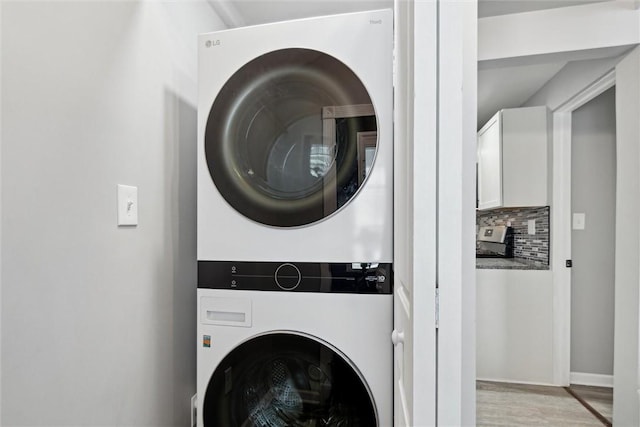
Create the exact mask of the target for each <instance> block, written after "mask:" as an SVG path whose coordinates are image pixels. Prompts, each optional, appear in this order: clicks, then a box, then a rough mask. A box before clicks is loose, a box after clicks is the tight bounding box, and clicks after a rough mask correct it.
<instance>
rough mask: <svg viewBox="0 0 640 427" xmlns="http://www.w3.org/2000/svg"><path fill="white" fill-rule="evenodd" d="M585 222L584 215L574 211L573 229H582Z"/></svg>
mask: <svg viewBox="0 0 640 427" xmlns="http://www.w3.org/2000/svg"><path fill="white" fill-rule="evenodd" d="M585 223H586V215H585V214H583V213H574V214H573V229H574V230H584V227H585Z"/></svg>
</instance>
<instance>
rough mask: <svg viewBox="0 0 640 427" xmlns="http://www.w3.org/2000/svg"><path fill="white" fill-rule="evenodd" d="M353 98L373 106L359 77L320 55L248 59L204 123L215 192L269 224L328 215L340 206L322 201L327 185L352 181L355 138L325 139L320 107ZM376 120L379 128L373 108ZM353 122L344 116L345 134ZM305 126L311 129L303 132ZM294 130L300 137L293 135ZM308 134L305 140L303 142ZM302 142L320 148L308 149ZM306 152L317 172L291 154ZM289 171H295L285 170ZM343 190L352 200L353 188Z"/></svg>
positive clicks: (288, 53)
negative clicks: (347, 192) (318, 166)
mask: <svg viewBox="0 0 640 427" xmlns="http://www.w3.org/2000/svg"><path fill="white" fill-rule="evenodd" d="M358 104H369V105H372V101H371V98H370V97H369V94H368V92H367V90H366V88H365V87H364V85H363V83H362V82H361V81H360V79H359V78H358V77H357V76H356V75H355V73H354V72H353V71H352V70H350V69H349V68H348V67H347V66H346V65H345V64H344V63H342V62H341V61H339V60H337V59H336V58H333V57H332V56H330V55H327V54H325V53H322V52H318V51H315V50H311V49H302V48H291V49H282V50H276V51H272V52H269V53H266V54H264V55H261V56H260V57H258V58H255V59H254V60H252V61H250V62H248V63H247V64H245V65H244V66H242V67H241V68H240V69H239V70H238V71H236V72H235V73H234V74H233V75H232V76H231V77H230V78H229V80H227V82H226V83H225V84H224V85H223V87H222V89H221V90H220V92H219V93H218V95H217V97H216V99H215V100H214V102H213V105H212V107H211V111H210V113H209V117H208V119H207V123H206V127H205V138H204V139H205V157H206V161H207V164H208V168H209V173H210V175H211V177H212V179H213V182H214V184H215V185H216V187H217V189H218V191H219V192H220V194H221V195H222V197H223V198H224V199H225V200H226V201H227V203H229V204H230V205H231V206H232V207H233V208H234V209H235V210H237V211H238V212H239V213H241V214H242V215H244V216H245V217H247V218H249V219H251V220H253V221H256V222H259V223H262V224H266V225H271V226H276V227H298V226H304V225H308V224H311V223H314V222H317V221H319V220H322V219H323V218H325V217H327V216H330V215H331V214H333V213H334V212H335V211H337V210H338V209H340V208H341V207H342V206H332V205H331V203H327V198H326V191H327V190H326V189H327V188H329V189H333V190H329V191H341V190H340V189H343V188H348V187H349V186H352V184H351V179H352V176H353V168H354V165H356V167H357V143H356V142H355V141H353V138H346V139H345V138H343V139H344V141H342V142H341V141H331V142H327V141H328V140H327V136H326V135H323V134H322V128H323V123H322V109H323V108H325V107H334V106H338V107H339V106H350V105H358ZM372 110H373V108H372ZM373 121H374V129H373V130H377V120H376V118H375V112H373ZM357 125H358V124H357V123H356V122H354V121H347V122H346V125H345V126H346V128H347V130H346V132H349V133H350V134H355V128H356V127H357ZM304 126H307V127H309V128H311V129H313V131H309V132H308V134H305V131H301V130H300V129H301V128H303V127H304ZM367 130H371V129H367ZM296 132H300V133H301V134H302V135H298V136H300V138H294V137H293V136H290V135H292V134H294V135H295V134H296ZM318 133H319V135H318ZM306 137H308V138H310V139H309V141H302V139H303V138H306ZM288 138H291V140H294V141H296V142H295V145H296V147H295V153H298V156H297V157H294V160H289V161H288V160H287V159H288V157H287V156H289V155H290V153H291V152H293V151H294V148H293V143H291V141H290V140H289V139H288ZM312 141H313V142H312ZM307 146H315V149H316V150H317V149H318V148H317V147H318V146H323V147H320V148H321V150H320V151H321V152H320V153H319V154H310V153H309V154H308V153H306V152H304V150H307V151H308V150H309V148H308V147H307ZM290 147H292V148H290ZM288 148H290V149H289V150H288V151H287V149H288ZM305 155H306V156H307V157H306V161H307V162H309V163H311V162H312V161H315V163H319V164H320V168H319V169H320V170H321V172H319V173H315V172H314V171H313V170H312V169H313V166H312V165H301V162H300V161H296V160H295V159H298V158H300V159H305ZM314 156H315V157H314ZM311 158H313V160H310V159H311ZM287 161H288V163H286V162H287ZM283 164H284V165H285V166H282V165H283ZM274 165H276V166H274ZM290 165H293V166H292V167H291V168H290V167H289V166H290ZM305 167H306V170H307V171H308V172H309V174H307V175H305V174H304V173H303V172H304V171H305ZM279 168H280V169H279ZM288 169H295V170H296V173H293V172H292V173H290V175H291V176H289V175H288V173H289V171H288ZM328 171H332V172H328ZM301 175H304V176H303V177H302V178H300V176H301ZM356 187H357V185H356ZM345 191H346V190H345ZM348 191H350V192H351V193H352V194H351V193H349V196H348V199H350V198H352V197H354V196H355V193H357V188H356V189H355V190H348ZM343 198H344V197H343Z"/></svg>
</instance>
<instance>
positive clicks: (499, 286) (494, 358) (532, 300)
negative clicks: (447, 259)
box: [476, 270, 553, 384]
mask: <svg viewBox="0 0 640 427" xmlns="http://www.w3.org/2000/svg"><path fill="white" fill-rule="evenodd" d="M476 281H477V282H476V285H477V309H476V312H477V349H476V352H477V375H478V378H479V379H483V380H494V381H509V382H522V383H536V384H552V383H553V339H552V338H553V281H552V272H551V271H550V270H476Z"/></svg>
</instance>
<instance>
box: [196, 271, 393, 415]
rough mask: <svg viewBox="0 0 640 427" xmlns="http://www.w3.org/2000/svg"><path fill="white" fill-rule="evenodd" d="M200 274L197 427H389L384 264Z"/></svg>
mask: <svg viewBox="0 0 640 427" xmlns="http://www.w3.org/2000/svg"><path fill="white" fill-rule="evenodd" d="M208 266H209V270H207V271H205V272H202V271H201V272H200V273H201V276H204V277H205V279H204V280H202V282H203V284H201V285H199V288H198V337H199V348H198V351H197V358H198V361H197V369H198V378H197V389H198V391H197V393H198V412H197V419H198V423H197V425H198V427H240V426H247V427H249V426H258V427H267V426H269V427H285V426H336V427H337V426H363V427H364V426H366V427H375V426H379V427H382V426H384V427H390V426H392V425H393V414H392V412H393V378H392V377H393V372H392V366H393V363H392V343H391V339H390V337H391V329H392V328H391V325H392V314H393V313H392V312H393V308H392V306H393V304H392V299H393V295H392V293H391V292H392V289H391V288H392V283H391V275H392V272H391V265H390V264H322V263H284V264H278V263H270V262H269V263H253V262H243V263H234V262H217V263H215V264H208ZM207 277H208V278H209V280H207V279H206V278H207ZM387 278H388V279H387ZM225 288H226V289H225ZM240 289H242V290H240ZM310 296H311V298H310Z"/></svg>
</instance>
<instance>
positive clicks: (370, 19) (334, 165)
mask: <svg viewBox="0 0 640 427" xmlns="http://www.w3.org/2000/svg"><path fill="white" fill-rule="evenodd" d="M392 49H393V16H392V11H391V10H382V11H372V12H362V13H351V14H344V15H336V16H329V17H321V18H312V19H303V20H297V21H289V22H282V23H275V24H267V25H259V26H254V27H245V28H238V29H232V30H225V31H219V32H215V33H209V34H203V35H201V36H200V38H199V100H198V260H202V261H208V260H235V261H281V260H291V261H298V262H311V261H319V260H321V261H326V262H371V261H375V262H391V261H392V242H393V233H392V231H393V230H392V228H393V227H392V225H393V218H392V209H393V134H392V132H393V129H392V126H393V123H392V108H393V106H392V103H393V84H392V64H393V58H392ZM337 238H339V239H337Z"/></svg>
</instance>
